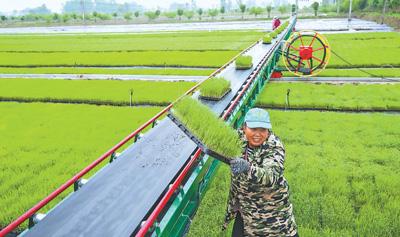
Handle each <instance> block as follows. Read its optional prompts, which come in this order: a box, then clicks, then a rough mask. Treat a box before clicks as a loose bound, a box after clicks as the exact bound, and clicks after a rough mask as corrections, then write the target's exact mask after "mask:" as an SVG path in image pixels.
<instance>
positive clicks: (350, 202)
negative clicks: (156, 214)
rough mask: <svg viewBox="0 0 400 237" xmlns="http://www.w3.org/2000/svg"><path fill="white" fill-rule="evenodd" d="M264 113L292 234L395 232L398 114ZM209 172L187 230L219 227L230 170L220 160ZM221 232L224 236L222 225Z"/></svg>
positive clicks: (200, 232) (399, 182)
mask: <svg viewBox="0 0 400 237" xmlns="http://www.w3.org/2000/svg"><path fill="white" fill-rule="evenodd" d="M271 96H272V95H271ZM270 115H271V121H272V123H273V130H274V132H275V133H276V134H277V135H278V136H279V137H280V138H281V139H282V142H283V143H284V144H285V148H286V159H285V171H284V175H285V177H286V179H287V180H288V183H289V190H290V193H291V197H290V198H291V201H292V203H293V208H294V213H295V218H296V223H297V225H298V226H299V235H301V236H311V237H320V236H331V237H334V236H335V237H336V236H358V235H360V236H376V237H378V236H399V234H400V232H399V231H400V230H399V228H398V226H399V224H400V220H399V218H398V216H399V215H400V198H399V197H400V191H399V190H400V189H399V187H400V179H399V178H398V171H399V169H400V160H399V159H398V157H400V150H399V149H398V147H399V146H400V139H398V137H399V136H400V117H399V116H398V115H395V114H377V113H374V114H355V113H350V114H349V113H334V112H326V113H320V112H293V111H270ZM215 175H216V178H217V180H218V182H212V183H211V184H210V187H209V189H208V191H207V193H206V195H205V197H204V198H203V200H202V202H201V205H200V207H199V209H198V211H197V214H196V216H195V217H194V219H193V222H192V225H191V227H190V230H189V234H188V236H189V237H195V236H219V234H220V233H221V232H220V226H221V222H222V221H223V219H224V214H225V210H226V200H227V197H228V192H229V180H230V170H229V168H228V167H227V166H221V167H220V168H219V169H218V171H217V173H216V174H215ZM210 213H213V215H210ZM210 233H212V234H210ZM221 236H222V235H221ZM226 236H231V235H230V232H229V231H227V233H226Z"/></svg>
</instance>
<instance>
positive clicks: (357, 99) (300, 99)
mask: <svg viewBox="0 0 400 237" xmlns="http://www.w3.org/2000/svg"><path fill="white" fill-rule="evenodd" d="M288 89H290V96H289V102H290V107H291V108H315V109H338V110H397V111H400V84H373V85H366V84H342V85H335V84H313V83H301V82H296V83H283V82H278V83H269V84H268V85H267V86H266V87H265V89H264V91H263V92H262V93H261V94H260V95H259V96H258V98H257V106H261V107H272V108H285V103H286V92H287V90H288Z"/></svg>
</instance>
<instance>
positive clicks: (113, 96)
mask: <svg viewBox="0 0 400 237" xmlns="http://www.w3.org/2000/svg"><path fill="white" fill-rule="evenodd" d="M195 84H196V83H194V82H154V81H118V80H55V79H49V80H47V79H0V100H7V99H8V100H10V99H15V100H21V99H23V100H25V101H54V102H76V103H100V104H102V103H103V104H114V105H129V102H130V101H129V100H130V90H131V89H133V103H134V104H153V105H166V104H169V103H171V102H172V101H174V100H175V99H177V98H178V97H179V96H181V95H183V94H184V93H185V92H186V91H187V90H188V89H190V88H191V87H192V86H194V85H195Z"/></svg>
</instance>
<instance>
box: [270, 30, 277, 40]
mask: <svg viewBox="0 0 400 237" xmlns="http://www.w3.org/2000/svg"><path fill="white" fill-rule="evenodd" d="M269 35H270V36H271V37H272V38H274V39H275V38H276V36H278V34H277V32H276V31H272V32H271V33H269Z"/></svg>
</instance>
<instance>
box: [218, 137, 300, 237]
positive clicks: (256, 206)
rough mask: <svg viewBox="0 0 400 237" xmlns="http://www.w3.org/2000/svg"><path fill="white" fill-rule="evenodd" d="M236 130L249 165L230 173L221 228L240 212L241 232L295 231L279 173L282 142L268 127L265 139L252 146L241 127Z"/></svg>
mask: <svg viewBox="0 0 400 237" xmlns="http://www.w3.org/2000/svg"><path fill="white" fill-rule="evenodd" d="M239 133H240V135H241V138H242V140H243V141H244V143H243V144H244V145H243V151H244V152H243V153H244V155H243V158H247V160H248V161H249V162H250V164H251V166H250V170H249V172H248V173H245V174H240V175H238V176H232V180H231V188H230V192H229V200H228V207H227V212H226V216H225V223H224V226H223V228H226V227H227V225H228V224H229V222H230V221H231V220H232V219H234V218H235V216H236V213H237V212H240V214H241V215H242V218H243V222H244V233H245V236H269V237H275V236H280V237H281V236H285V237H286V236H293V235H295V234H296V233H297V226H296V223H295V219H294V215H293V207H292V204H291V203H290V201H289V190H288V189H289V186H288V183H287V181H286V179H285V178H284V177H283V171H284V160H285V149H284V147H283V144H282V143H281V141H280V140H279V138H278V137H277V136H275V135H274V134H273V133H272V132H271V131H270V135H269V137H268V138H267V140H266V141H265V142H264V143H263V144H262V145H261V146H260V147H256V148H253V149H252V148H250V147H248V145H247V144H248V142H247V140H246V137H245V136H244V134H243V131H242V130H240V131H239ZM246 152H247V155H246Z"/></svg>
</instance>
